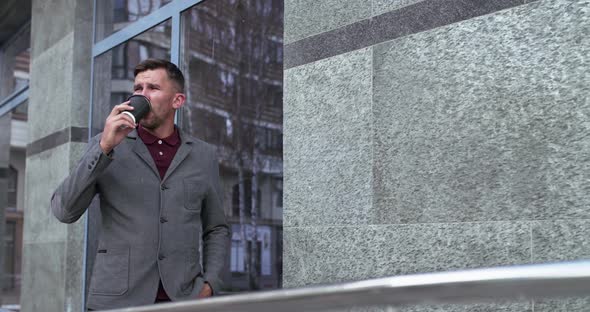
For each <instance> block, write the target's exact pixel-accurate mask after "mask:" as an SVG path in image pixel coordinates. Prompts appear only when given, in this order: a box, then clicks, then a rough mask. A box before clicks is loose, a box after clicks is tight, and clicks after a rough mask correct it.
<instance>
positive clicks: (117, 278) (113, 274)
mask: <svg viewBox="0 0 590 312" xmlns="http://www.w3.org/2000/svg"><path fill="white" fill-rule="evenodd" d="M99 251H100V252H98V253H97V254H96V261H95V263H94V269H93V270H92V281H91V283H90V293H92V294H96V295H107V296H118V295H122V294H124V293H126V292H127V289H128V288H129V248H128V247H116V248H108V249H100V250H99Z"/></svg>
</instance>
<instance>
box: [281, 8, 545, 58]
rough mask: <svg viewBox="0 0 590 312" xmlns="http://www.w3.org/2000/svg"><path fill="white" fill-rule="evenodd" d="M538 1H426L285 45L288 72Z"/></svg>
mask: <svg viewBox="0 0 590 312" xmlns="http://www.w3.org/2000/svg"><path fill="white" fill-rule="evenodd" d="M534 1H536V0H425V1H422V2H419V3H416V4H413V5H410V6H407V7H404V8H401V9H399V10H395V11H391V12H388V13H385V14H381V15H378V16H375V17H372V18H370V19H365V20H362V21H359V22H356V23H354V24H350V25H347V26H344V27H340V28H338V29H334V30H331V31H328V32H325V33H321V34H318V35H315V36H312V37H308V38H305V39H301V40H299V41H295V42H293V43H290V44H287V45H285V59H284V68H285V69H288V68H292V67H295V66H299V65H303V64H307V63H311V62H315V61H318V60H321V59H324V58H328V57H331V56H335V55H339V54H342V53H346V52H350V51H354V50H357V49H361V48H364V47H368V46H372V45H375V44H378V43H381V42H384V41H388V40H392V39H395V38H400V37H404V36H407V35H411V34H415V33H419V32H423V31H426V30H430V29H434V28H437V27H441V26H445V25H449V24H452V23H456V22H460V21H464V20H468V19H470V18H474V17H477V16H482V15H486V14H490V13H494V12H496V11H500V10H503V9H507V8H511V7H515V6H518V5H522V4H524V3H530V2H534Z"/></svg>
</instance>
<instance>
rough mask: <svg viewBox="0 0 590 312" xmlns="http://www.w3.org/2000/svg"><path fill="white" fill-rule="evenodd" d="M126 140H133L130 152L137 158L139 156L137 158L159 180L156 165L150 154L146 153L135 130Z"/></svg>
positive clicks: (145, 148)
mask: <svg viewBox="0 0 590 312" xmlns="http://www.w3.org/2000/svg"><path fill="white" fill-rule="evenodd" d="M127 138H130V139H133V140H135V142H133V143H132V144H133V147H132V150H133V151H134V152H135V154H137V156H139V158H141V159H142V160H143V161H144V162H145V163H146V165H148V167H150V169H152V171H153V172H154V174H155V175H156V176H157V177H158V178H160V173H159V172H158V168H156V163H154V159H153V158H152V155H150V152H149V151H148V149H147V147H146V146H145V144H143V141H141V139H138V136H137V130H133V131H132V132H130V133H129V134H128V135H127Z"/></svg>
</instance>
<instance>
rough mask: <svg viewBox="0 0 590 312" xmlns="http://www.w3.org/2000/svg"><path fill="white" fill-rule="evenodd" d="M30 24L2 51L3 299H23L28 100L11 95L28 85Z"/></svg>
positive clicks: (0, 295)
mask: <svg viewBox="0 0 590 312" xmlns="http://www.w3.org/2000/svg"><path fill="white" fill-rule="evenodd" d="M30 36H31V35H30V25H25V26H24V27H23V28H21V30H20V31H18V32H17V33H16V34H15V35H14V36H13V37H12V38H11V39H10V40H8V42H6V43H5V44H4V45H3V46H2V48H1V51H0V55H1V60H0V64H1V65H0V103H3V105H7V106H9V107H12V109H10V110H8V111H5V113H4V114H2V115H1V116H0V172H3V173H5V174H4V175H0V209H2V211H1V213H0V222H2V225H3V226H0V233H2V234H3V238H2V244H0V250H1V253H0V264H1V266H0V268H2V269H3V270H2V272H1V273H2V274H0V282H1V283H0V298H1V300H0V303H1V304H2V305H13V304H18V303H19V301H20V291H21V289H20V287H21V263H22V248H23V215H24V213H23V212H24V209H26V208H25V200H24V199H25V193H24V191H25V181H24V180H25V179H24V177H25V168H26V149H27V141H28V123H27V110H28V105H27V102H28V101H27V100H26V98H25V99H23V100H14V97H12V95H14V94H17V93H19V92H22V91H23V90H25V89H27V88H28V86H29V73H30V47H31V45H30Z"/></svg>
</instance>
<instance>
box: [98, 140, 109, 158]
mask: <svg viewBox="0 0 590 312" xmlns="http://www.w3.org/2000/svg"><path fill="white" fill-rule="evenodd" d="M98 145H99V146H100V149H101V150H102V152H103V153H104V154H105V155H107V156H110V154H111V152H112V151H113V149H112V148H109V147H107V146H105V145H104V144H103V142H102V140H101V141H100V142H99V143H98Z"/></svg>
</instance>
